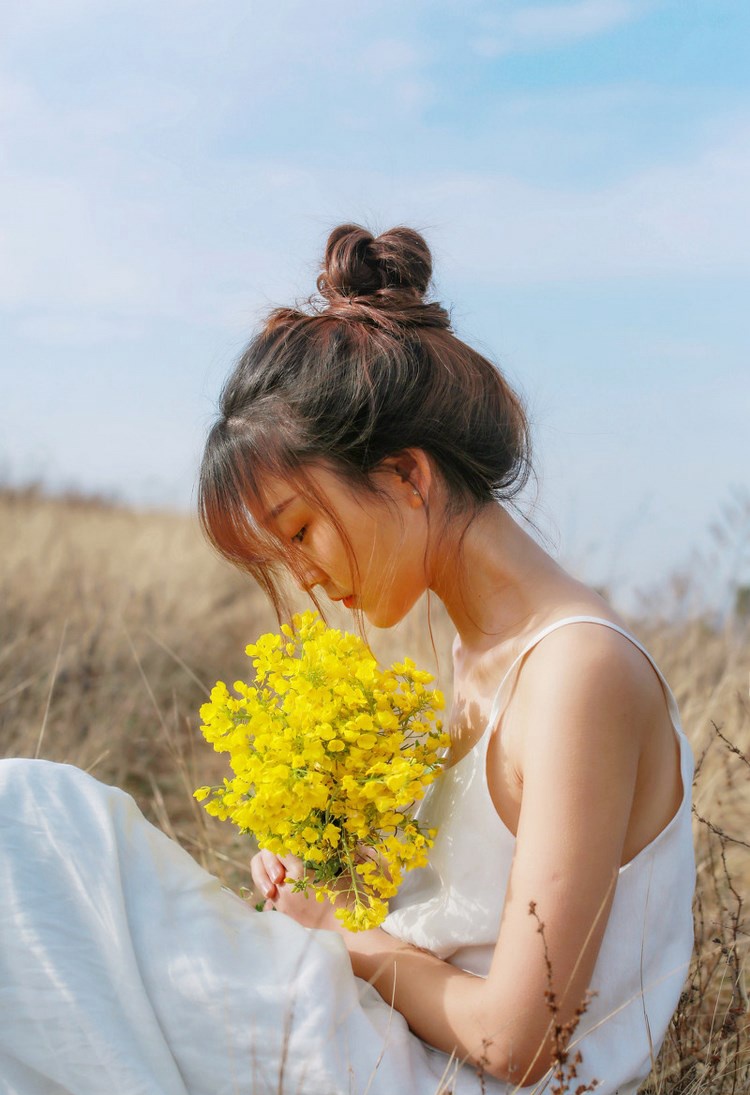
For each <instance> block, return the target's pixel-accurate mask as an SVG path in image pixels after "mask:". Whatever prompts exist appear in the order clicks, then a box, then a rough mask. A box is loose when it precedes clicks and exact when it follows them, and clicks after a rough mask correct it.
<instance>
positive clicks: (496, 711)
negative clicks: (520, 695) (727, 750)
mask: <svg viewBox="0 0 750 1095" xmlns="http://www.w3.org/2000/svg"><path fill="white" fill-rule="evenodd" d="M578 623H586V624H601V625H602V626H603V627H610V628H612V630H613V631H619V633H620V634H621V635H624V636H625V638H626V639H629V640H630V642H631V643H633V645H634V646H637V647H638V649H639V650H640V651H641V653H642V654H644V655H645V656H646V658H648V660H649V662H650V663H651V665H652V667H653V669H654V671H655V672H656V674H657V676H658V677H659V680H660V681H661V684H662V688H663V689H664V695H665V697H666V700H667V706H668V708H669V715H670V718H671V719H672V725H673V726H674V728H675V730H676V731H677V732H678V733H682V727H681V725H680V713H679V710H678V707H677V701H676V700H675V698H674V695H673V694H672V689H671V688H670V687H669V685H668V684H667V682H666V680H665V679H664V675H663V673H662V672H661V670H660V669H659V666H658V665H657V664H656V662H655V661H654V659H653V658H652V657H651V655H650V654H649V652H648V650H646V648H645V646H643V644H642V643H640V642H638V640H637V639H636V638H635V636H633V635H631V634H630V632H629V631H625V629H624V628H622V627H620V626H619V624H616V623H613V622H612V620H605V619H603V618H602V617H600V616H565V617H564V618H563V619H562V620H556V621H555V622H554V623H552V624H549V625H548V626H547V627H544V628H542V630H541V631H539V632H537V634H536V635H534V636H533V637H532V638H531V639H530V640H529V641H528V643H527V644H526V646H525V647H524V648H523V650H522V651H521V653H520V654H519V655H518V657H517V658H514V659H513V661H512V662H511V664H510V665H509V666H508V669H507V671H506V672H505V674H504V675H503V678H502V680H501V681H500V684H499V685H498V687H497V691H496V692H495V697H494V699H493V701H492V708H491V710H490V717H489V719H488V721H487V728H488V729H489V731H490V734H489V735H487V737H489V736H490V735H491V734H492V728H493V727H494V726H495V723H496V722H497V720H498V718H499V716H500V703H501V700H502V694H503V689H504V687H505V685H506V683H507V681H508V680H509V679H510V676H511V674H512V672H513V670H514V669H515V668H516V666H517V665H518V663H519V662H520V661H522V659H523V658H525V657H526V655H527V654H528V653H529V651H530V650H532V649H533V648H534V647H535V646H536V644H537V643H538V642H541V640H542V639H544V638H545V637H546V636H547V635H549V634H550V633H551V632H552V631H557V629H558V628H559V627H565V626H566V625H567V624H578Z"/></svg>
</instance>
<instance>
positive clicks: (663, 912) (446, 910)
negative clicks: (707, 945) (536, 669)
mask: <svg viewBox="0 0 750 1095" xmlns="http://www.w3.org/2000/svg"><path fill="white" fill-rule="evenodd" d="M574 623H594V624H601V625H603V626H606V627H610V628H613V629H614V630H615V631H618V632H620V633H621V634H622V635H624V636H625V637H626V638H628V639H629V640H630V641H631V642H632V643H634V644H635V645H636V646H637V647H638V649H639V650H641V651H642V652H643V654H644V655H645V656H646V657H647V658H648V660H649V661H650V662H651V665H652V666H653V667H654V669H655V671H656V673H657V674H658V676H659V679H660V681H661V683H662V687H663V689H664V693H665V697H666V700H667V704H668V707H669V714H670V717H671V719H672V724H673V726H674V730H675V734H676V736H677V741H678V744H679V750H680V773H681V777H682V788H683V796H682V801H681V803H680V806H679V808H678V810H677V813H676V814H675V815H674V817H673V818H672V820H671V821H670V822H669V824H668V825H667V826H666V828H665V829H663V830H662V832H661V833H660V834H659V835H658V836H657V837H656V839H655V840H653V841H652V842H651V843H650V844H649V845H648V846H647V847H646V848H644V849H643V850H642V851H641V852H639V854H638V855H637V856H635V858H634V859H632V860H631V861H630V862H629V863H628V864H626V865H625V866H623V867H621V868H620V872H619V875H618V880H617V884H616V889H615V895H614V900H613V904H612V909H611V912H610V916H609V920H608V922H607V928H606V931H605V934H604V939H603V941H602V946H601V950H600V952H599V956H598V960H597V963H596V967H595V969H594V974H593V979H592V984H591V988H592V989H593V990H594V991H596V993H597V995H596V996H595V997H594V999H593V1000H592V1001H591V1003H590V1005H589V1008H588V1011H587V1013H586V1015H585V1016H584V1018H583V1020H582V1022H581V1025H580V1028H579V1031H578V1032H577V1041H578V1048H580V1050H581V1052H582V1054H583V1066H582V1067H580V1068H579V1070H578V1073H579V1082H581V1083H583V1082H590V1081H591V1080H592V1079H594V1078H596V1079H598V1080H599V1084H598V1086H597V1089H596V1090H597V1093H598V1095H606V1093H608V1092H614V1091H617V1090H618V1088H619V1092H620V1095H624V1092H625V1091H630V1090H633V1091H635V1090H636V1088H637V1086H638V1083H639V1082H640V1081H642V1080H643V1079H644V1078H645V1077H646V1076H647V1075H648V1073H649V1071H650V1069H651V1052H652V1048H653V1053H654V1054H655V1053H656V1052H658V1049H659V1046H660V1045H661V1042H662V1040H663V1038H664V1034H665V1033H666V1029H667V1026H668V1024H669V1020H670V1018H671V1016H672V1014H673V1012H674V1009H675V1007H676V1005H677V1001H678V998H679V994H680V991H681V989H682V985H683V983H684V980H685V976H686V974H687V969H688V964H689V961H690V956H691V953H692V948H693V920H692V912H691V907H692V896H693V889H694V884H695V862H694V854H693V842H692V832H691V809H690V807H691V788H692V776H693V757H692V752H691V750H690V745H689V743H688V741H687V739H686V737H685V734H684V733H683V730H682V727H681V725H680V716H679V712H678V709H677V704H676V702H675V699H674V696H673V695H672V692H671V690H670V689H669V686H668V685H667V683H666V681H665V680H664V677H663V676H662V674H661V672H660V670H659V669H658V667H657V666H656V664H655V663H654V661H653V658H652V657H651V655H650V654H649V653H648V651H647V650H646V649H645V648H644V647H643V646H642V645H641V644H640V643H639V642H638V640H637V639H635V638H634V637H633V636H632V635H630V634H629V633H628V632H627V631H624V630H623V629H622V628H620V627H618V626H617V624H614V623H612V622H611V621H610V620H604V619H599V618H598V617H593V616H568V617H566V618H565V619H562V620H558V621H556V622H555V623H553V624H551V625H550V626H548V627H546V628H544V629H543V630H542V631H540V632H539V633H538V634H537V635H535V636H534V637H533V639H531V641H530V642H529V643H528V644H527V645H526V646H525V648H524V649H523V650H522V652H521V653H520V654H519V656H518V657H517V658H516V659H515V661H514V662H513V664H512V665H511V666H510V668H509V669H508V672H507V673H506V675H505V677H504V678H503V680H502V681H501V682H500V685H499V686H498V690H497V693H496V695H495V700H494V702H493V705H492V712H491V715H490V718H489V721H488V723H487V727H486V728H485V731H484V734H483V735H482V737H481V738H480V740H479V741H478V742H477V744H476V745H475V747H474V748H473V749H472V750H471V751H470V752H468V753H467V754H466V755H465V756H463V757H462V758H461V759H460V760H459V761H458V762H457V763H456V764H454V765H453V766H452V767H450V768H448V769H447V770H446V771H445V772H444V773H443V775H442V776H441V778H440V779H439V780H438V781H436V783H434V784H433V785H432V786H431V787H430V789H429V791H428V793H427V795H426V796H425V799H424V801H423V803H422V806H421V809H420V811H419V814H420V817H421V818H422V819H423V820H425V821H426V823H427V824H429V825H430V826H435V827H437V830H438V835H437V838H436V842H435V846H434V847H433V849H432V851H431V853H430V863H429V866H428V867H426V868H423V869H421V870H418V871H412V872H411V873H410V874H408V875H407V876H406V878H405V880H404V883H403V885H402V887H401V889H400V891H399V893H398V895H397V896H396V898H395V899H394V900H393V901H392V902H391V905H390V910H391V911H390V913H389V916H388V917H387V919H386V921H385V923H384V925H383V927H384V928H385V930H386V931H389V932H391V933H392V934H393V935H395V936H398V937H399V938H401V939H405V940H407V941H408V942H410V943H414V944H415V945H416V946H419V947H423V948H425V949H427V950H430V951H432V952H433V953H435V954H437V955H438V956H439V957H440V958H443V959H445V960H447V961H448V962H451V963H453V964H454V965H456V966H458V967H459V968H461V969H465V970H469V971H470V972H472V973H476V974H480V975H481V976H486V975H487V973H488V972H489V967H490V962H491V959H492V953H493V949H494V945H495V942H496V940H497V937H498V933H499V928H500V918H501V915H502V909H503V902H504V899H505V890H506V887H507V882H508V876H509V874H510V867H511V862H512V859H513V852H514V849H515V837H514V836H513V834H512V833H511V832H510V831H509V830H508V829H507V828H506V826H505V825H504V824H503V822H502V821H501V820H500V818H499V817H498V814H497V811H496V810H495V807H494V805H493V802H492V799H491V797H490V793H489V789H488V786H487V778H486V756H487V746H488V743H489V740H490V737H491V733H492V730H493V729H494V727H495V725H496V723H497V720H498V718H499V715H500V712H501V709H502V701H503V694H504V688H505V685H506V683H508V682H509V681H510V680H511V678H512V674H513V672H514V671H515V670H516V669H517V668H518V667H519V665H520V663H521V662H522V660H523V658H524V657H525V656H526V655H527V654H528V653H529V651H530V650H531V649H532V648H533V647H534V646H536V644H537V643H538V642H540V641H541V640H542V639H543V638H544V637H545V636H546V635H549V634H550V633H551V632H552V631H556V630H557V629H558V628H560V627H564V626H567V625H569V624H574ZM549 822H550V826H553V825H554V824H555V819H554V817H550V819H549ZM630 1085H633V1086H632V1088H631V1086H630ZM523 1090H524V1091H526V1090H530V1089H523Z"/></svg>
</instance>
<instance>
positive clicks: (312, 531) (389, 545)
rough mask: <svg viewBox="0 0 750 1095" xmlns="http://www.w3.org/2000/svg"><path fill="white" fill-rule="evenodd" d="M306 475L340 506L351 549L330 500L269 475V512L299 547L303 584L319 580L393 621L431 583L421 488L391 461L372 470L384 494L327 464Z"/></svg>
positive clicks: (382, 622)
mask: <svg viewBox="0 0 750 1095" xmlns="http://www.w3.org/2000/svg"><path fill="white" fill-rule="evenodd" d="M307 475H308V478H309V479H310V481H311V483H312V485H313V487H314V489H315V490H316V491H317V492H318V493H319V494H320V495H321V496H322V497H323V498H324V499H325V500H326V503H327V505H328V508H329V509H330V510H332V511H333V512H334V513H335V515H336V518H337V520H338V522H339V524H340V526H341V528H342V529H343V530H344V531H345V533H346V536H347V538H348V540H349V545H350V550H349V551H347V547H346V545H345V543H344V541H343V539H342V537H341V535H340V533H339V531H338V529H337V528H336V524H335V522H334V521H333V520H332V519H331V517H330V516H329V515H328V513H326V511H325V509H324V508H323V507H321V506H320V505H318V504H317V503H315V502H314V501H311V500H310V499H309V498H306V497H305V496H304V495H303V494H301V493H300V488H299V487H298V486H295V485H294V484H293V483H292V482H289V481H287V480H285V479H278V478H272V479H269V480H268V481H267V482H266V483H265V484H264V494H265V498H266V503H267V512H266V514H265V519H266V521H267V522H268V524H269V526H270V527H271V529H272V530H273V531H274V532H275V533H276V534H277V535H278V536H279V537H280V538H281V539H282V540H284V541H286V542H288V543H289V544H291V546H292V548H293V550H294V551H295V552H298V563H299V573H298V581H299V584H300V586H301V587H302V588H304V589H308V590H310V589H312V588H313V587H314V586H320V587H321V588H322V590H323V592H324V593H325V594H326V595H327V596H328V597H329V598H330V599H331V600H332V601H341V602H343V604H344V605H345V606H346V607H347V608H358V609H360V610H361V611H362V612H363V613H364V615H365V616H366V617H367V619H368V620H369V621H370V623H372V624H374V625H375V626H376V627H392V626H393V625H394V624H396V623H398V621H399V620H401V619H402V618H403V617H404V616H405V615H406V613H407V612H408V611H409V609H410V608H412V606H413V605H414V604H415V603H416V601H417V600H418V599H419V597H420V596H421V595H422V593H424V592H425V590H426V589H427V588H428V585H429V580H428V577H427V567H426V548H427V520H426V514H425V512H424V505H423V503H422V497H421V495H420V494H419V493H418V492H417V491H415V488H414V486H413V484H412V482H411V481H410V480H409V479H408V478H406V477H404V476H403V474H401V473H399V471H398V468H397V465H396V464H395V463H391V462H384V464H383V465H382V466H381V468H380V469H378V470H376V471H375V472H374V473H373V478H374V480H375V481H376V484H377V486H378V488H379V489H380V490H382V491H383V492H384V493H385V495H386V498H385V499H381V498H380V497H378V496H374V495H371V494H369V493H367V492H356V491H355V490H353V489H352V488H350V487H349V486H347V485H346V484H344V483H343V482H342V480H341V479H339V478H338V477H337V476H336V475H335V474H334V473H333V472H332V471H330V470H328V469H327V468H322V467H313V468H309V469H307Z"/></svg>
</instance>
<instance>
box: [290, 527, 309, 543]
mask: <svg viewBox="0 0 750 1095" xmlns="http://www.w3.org/2000/svg"><path fill="white" fill-rule="evenodd" d="M306 532H307V525H303V526H302V528H301V529H300V530H299V532H297V533H295V535H294V536H293V537H292V543H294V544H301V543H302V541H303V540H304V538H305V533H306Z"/></svg>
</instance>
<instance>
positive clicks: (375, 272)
mask: <svg viewBox="0 0 750 1095" xmlns="http://www.w3.org/2000/svg"><path fill="white" fill-rule="evenodd" d="M431 276H432V256H431V254H430V249H429V247H428V246H427V244H426V242H425V240H424V239H423V237H422V236H421V235H420V234H419V232H415V231H414V229H413V228H406V227H404V226H403V225H399V226H398V227H397V228H391V229H389V230H388V231H387V232H383V233H382V234H381V235H380V236H377V237H375V236H373V235H372V233H371V232H368V231H367V229H366V228H362V226H361V225H359V224H340V225H339V226H338V227H337V228H334V230H333V231H332V232H331V234H330V236H329V237H328V242H327V244H326V250H325V257H324V259H323V270H322V272H321V274H320V276H319V277H318V282H317V285H318V291H319V292H320V294H321V295H322V296H324V297H325V298H326V299H327V300H328V301H329V302H332V301H334V300H335V299H336V298H339V297H347V298H351V297H357V296H374V295H376V294H378V295H380V294H381V293H382V292H383V290H385V291H386V292H387V291H388V290H391V291H392V290H401V291H402V292H403V291H407V292H408V291H411V292H412V293H414V294H416V295H418V296H419V297H423V296H424V294H425V293H426V292H427V288H428V286H429V283H430V278H431ZM388 295H390V294H388Z"/></svg>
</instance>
